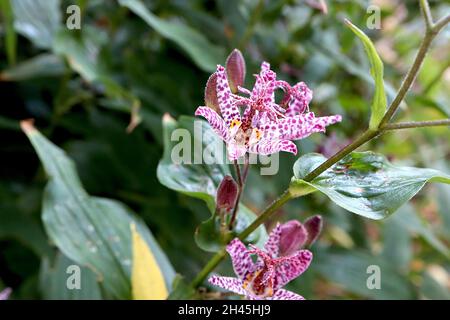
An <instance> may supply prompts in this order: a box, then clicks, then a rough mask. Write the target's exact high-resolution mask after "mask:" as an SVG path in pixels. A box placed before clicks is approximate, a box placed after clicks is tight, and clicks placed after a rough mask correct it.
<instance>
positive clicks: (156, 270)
mask: <svg viewBox="0 0 450 320" xmlns="http://www.w3.org/2000/svg"><path fill="white" fill-rule="evenodd" d="M130 227H131V234H132V239H133V240H132V246H133V271H132V275H131V285H132V291H133V299H134V300H165V299H166V298H167V296H168V290H167V286H166V284H165V281H164V276H163V274H162V271H161V269H160V267H159V265H158V263H157V262H156V259H155V256H154V255H153V253H152V250H151V249H150V248H149V247H148V245H147V243H146V242H145V240H144V239H143V238H142V237H141V235H140V234H139V232H138V231H137V230H136V226H135V225H134V224H132V225H131V226H130Z"/></svg>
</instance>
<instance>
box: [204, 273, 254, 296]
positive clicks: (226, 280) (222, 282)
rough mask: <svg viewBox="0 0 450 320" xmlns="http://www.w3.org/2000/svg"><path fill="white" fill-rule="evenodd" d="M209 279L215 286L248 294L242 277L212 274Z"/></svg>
mask: <svg viewBox="0 0 450 320" xmlns="http://www.w3.org/2000/svg"><path fill="white" fill-rule="evenodd" d="M208 281H209V283H211V284H213V285H215V286H218V287H221V288H223V289H226V290H229V291H232V292H235V293H237V294H241V295H246V294H247V291H245V289H244V287H243V286H242V285H243V284H242V280H241V279H238V278H233V277H220V276H211V277H209V279H208Z"/></svg>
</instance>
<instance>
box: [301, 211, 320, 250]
mask: <svg viewBox="0 0 450 320" xmlns="http://www.w3.org/2000/svg"><path fill="white" fill-rule="evenodd" d="M322 225H323V221H322V217H321V216H319V215H317V216H312V217H310V218H308V219H307V220H306V221H305V222H304V226H305V228H306V230H307V231H308V239H307V241H306V243H305V245H306V246H311V245H312V244H313V243H314V242H315V241H316V240H317V238H318V237H319V235H320V233H321V232H322Z"/></svg>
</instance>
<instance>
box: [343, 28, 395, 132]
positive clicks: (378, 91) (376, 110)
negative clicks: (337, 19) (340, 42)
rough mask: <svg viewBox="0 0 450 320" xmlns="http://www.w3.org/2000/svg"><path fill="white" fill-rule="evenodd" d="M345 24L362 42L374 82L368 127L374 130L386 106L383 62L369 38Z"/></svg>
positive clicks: (357, 29)
mask: <svg viewBox="0 0 450 320" xmlns="http://www.w3.org/2000/svg"><path fill="white" fill-rule="evenodd" d="M345 23H346V24H347V26H348V27H349V28H350V29H351V30H352V31H353V32H354V33H355V34H356V36H357V37H358V38H359V39H360V40H361V41H362V43H363V45H364V49H365V50H366V53H367V56H368V58H369V61H370V65H371V68H370V74H371V75H372V78H373V80H374V82H375V92H374V96H373V101H372V114H371V116H370V123H369V127H370V128H371V129H376V128H377V127H378V125H379V124H380V121H381V119H382V118H383V116H384V113H385V112H386V105H387V102H386V93H385V92H384V82H383V62H382V61H381V59H380V57H379V56H378V53H377V50H376V49H375V46H374V45H373V43H372V41H370V39H369V37H368V36H367V35H366V34H365V33H364V32H362V31H361V30H360V29H359V28H358V27H356V26H355V25H354V24H352V23H351V22H350V21H349V20H347V19H346V20H345Z"/></svg>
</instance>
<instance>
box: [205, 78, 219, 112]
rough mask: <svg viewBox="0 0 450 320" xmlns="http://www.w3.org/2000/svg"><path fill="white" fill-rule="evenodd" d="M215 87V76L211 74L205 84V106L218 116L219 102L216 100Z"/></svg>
mask: <svg viewBox="0 0 450 320" xmlns="http://www.w3.org/2000/svg"><path fill="white" fill-rule="evenodd" d="M216 86H217V74H216V73H213V74H212V75H211V76H210V77H209V79H208V81H207V82H206V87H205V105H206V106H207V107H209V108H211V109H213V110H214V111H216V112H217V113H218V114H220V108H219V100H218V99H217V89H216Z"/></svg>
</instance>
